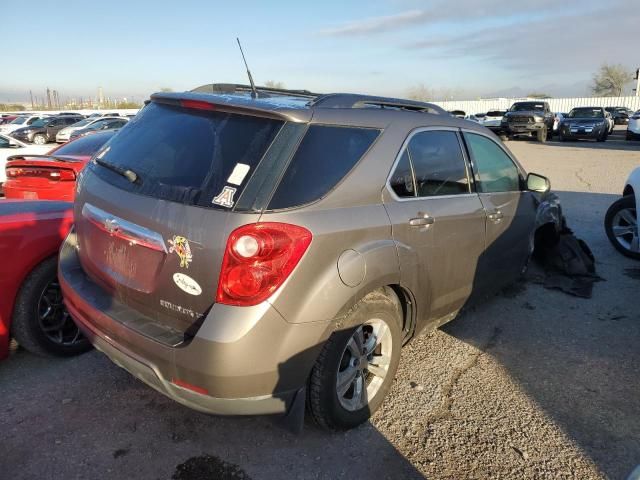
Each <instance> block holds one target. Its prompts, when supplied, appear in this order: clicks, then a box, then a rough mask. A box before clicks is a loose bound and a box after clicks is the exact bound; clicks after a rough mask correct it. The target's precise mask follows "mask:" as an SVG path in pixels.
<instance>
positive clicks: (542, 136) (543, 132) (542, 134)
mask: <svg viewBox="0 0 640 480" xmlns="http://www.w3.org/2000/svg"><path fill="white" fill-rule="evenodd" d="M536 137H537V139H538V141H539V142H540V143H545V142H546V141H547V127H543V128H541V129H540V130H538V131H537V132H536Z"/></svg>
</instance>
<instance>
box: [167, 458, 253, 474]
mask: <svg viewBox="0 0 640 480" xmlns="http://www.w3.org/2000/svg"><path fill="white" fill-rule="evenodd" d="M171 478H172V479H173V480H251V477H250V476H249V475H247V474H246V473H245V472H244V470H242V469H241V468H240V467H239V466H238V465H236V464H234V463H228V462H225V461H224V460H221V459H219V458H218V457H214V456H212V455H202V456H199V457H191V458H190V459H188V460H187V461H186V462H184V463H181V464H180V465H178V466H177V467H176V471H175V473H174V474H173V476H172V477H171Z"/></svg>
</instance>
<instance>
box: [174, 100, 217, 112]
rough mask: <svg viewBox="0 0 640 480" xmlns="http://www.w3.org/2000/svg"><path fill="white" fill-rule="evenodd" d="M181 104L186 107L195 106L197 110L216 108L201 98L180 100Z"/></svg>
mask: <svg viewBox="0 0 640 480" xmlns="http://www.w3.org/2000/svg"><path fill="white" fill-rule="evenodd" d="M180 105H182V106H183V107H184V108H195V109H197V110H215V107H214V106H213V105H212V104H210V103H208V102H203V101H201V100H180Z"/></svg>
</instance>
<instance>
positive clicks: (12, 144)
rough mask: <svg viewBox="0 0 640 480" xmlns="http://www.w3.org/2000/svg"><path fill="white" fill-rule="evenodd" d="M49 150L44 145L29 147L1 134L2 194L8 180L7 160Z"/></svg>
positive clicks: (0, 168)
mask: <svg viewBox="0 0 640 480" xmlns="http://www.w3.org/2000/svg"><path fill="white" fill-rule="evenodd" d="M48 150H49V147H47V146H43V145H28V144H26V143H24V142H21V141H20V140H16V139H15V138H11V137H9V136H7V135H4V134H2V133H0V193H2V191H3V188H4V183H5V181H6V180H7V177H6V176H5V164H6V162H7V158H8V157H10V156H12V155H26V154H41V153H45V152H47V151H48Z"/></svg>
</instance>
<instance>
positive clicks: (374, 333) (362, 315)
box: [307, 289, 403, 430]
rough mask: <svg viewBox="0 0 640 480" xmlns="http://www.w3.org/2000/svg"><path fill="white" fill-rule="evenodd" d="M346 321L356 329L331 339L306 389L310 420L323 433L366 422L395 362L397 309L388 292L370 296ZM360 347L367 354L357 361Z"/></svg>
mask: <svg viewBox="0 0 640 480" xmlns="http://www.w3.org/2000/svg"><path fill="white" fill-rule="evenodd" d="M346 321H347V322H348V323H349V324H354V323H355V324H356V325H358V326H356V327H353V328H349V329H346V330H340V331H336V332H335V333H333V334H332V335H331V337H330V338H329V340H327V342H326V344H325V345H324V347H323V349H322V351H321V352H320V355H319V356H318V359H317V360H316V363H315V365H314V367H313V369H312V371H311V375H310V378H309V388H308V389H307V392H308V397H307V407H308V409H309V412H310V414H311V417H312V418H313V419H314V420H315V422H316V423H317V424H318V425H320V426H321V427H323V428H325V429H327V430H346V429H350V428H353V427H356V426H358V425H360V424H361V423H364V422H366V421H367V420H368V419H369V417H371V415H372V414H373V413H374V412H375V411H376V410H377V409H378V408H379V407H380V405H382V402H383V401H384V398H385V397H386V395H387V392H388V391H389V388H390V387H391V384H392V383H393V379H394V377H395V374H396V371H397V369H398V362H399V360H400V349H401V347H402V336H403V335H402V326H401V322H402V308H401V306H400V302H399V301H398V298H397V297H396V296H395V294H394V293H393V292H392V291H391V290H390V289H380V290H376V291H374V292H371V293H369V294H368V295H367V296H366V297H364V298H363V299H362V300H360V302H358V304H357V305H356V306H355V307H354V308H353V309H352V310H351V312H350V313H349V314H348V317H347V320H346ZM358 338H362V339H363V341H361V342H360V341H358ZM360 345H362V346H363V351H366V352H369V351H370V352H371V354H370V355H364V353H363V354H361V356H360V357H358V353H357V352H358V351H359V350H358V347H359V346H360ZM352 352H354V353H352ZM339 382H340V384H341V385H342V387H340V386H339ZM358 385H359V387H358ZM358 388H359V391H361V392H362V394H361V395H358V394H357V392H358Z"/></svg>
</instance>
